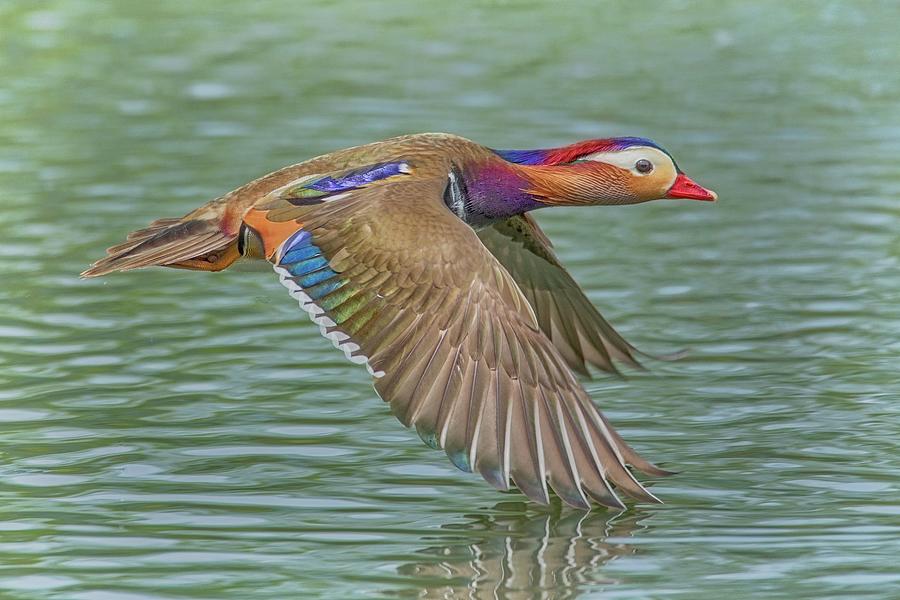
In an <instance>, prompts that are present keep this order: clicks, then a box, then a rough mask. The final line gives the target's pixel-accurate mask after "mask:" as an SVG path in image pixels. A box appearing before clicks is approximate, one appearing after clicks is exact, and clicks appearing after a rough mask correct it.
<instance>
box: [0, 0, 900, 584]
mask: <svg viewBox="0 0 900 600" xmlns="http://www.w3.org/2000/svg"><path fill="white" fill-rule="evenodd" d="M444 4H446V6H441V5H439V4H438V3H431V4H425V3H418V2H392V3H388V2H381V1H378V2H365V3H350V2H330V1H329V2H324V1H323V2H307V3H296V2H289V1H286V0H263V1H257V2H247V3H239V2H222V3H216V4H215V6H214V7H213V5H212V4H210V3H207V2H200V1H199V0H177V1H176V0H164V1H160V2H143V3H139V2H117V3H105V2H91V1H89V0H66V1H62V0H58V1H47V2H40V3H33V2H7V3H4V4H3V5H2V6H0V75H2V84H0V210H2V212H0V216H2V218H0V234H2V240H3V243H2V244H0V422H2V425H0V595H2V596H3V597H9V598H27V599H36V598H41V599H43V598H48V599H51V598H52V599H65V600H69V599H73V600H120V599H121V600H150V599H154V600H155V599H160V600H163V599H166V600H170V599H188V598H190V599H195V598H235V599H237V598H240V599H242V600H251V599H253V600H255V599H283V598H298V597H323V598H357V597H368V598H394V597H408V598H412V597H423V598H494V597H497V598H531V597H545V598H600V597H602V598H618V599H632V598H690V599H691V600H697V599H701V598H703V599H705V598H710V599H720V598H723V597H733V598H782V597H783V598H799V597H806V598H848V597H867V598H869V597H870V598H891V597H898V595H900V570H898V568H897V566H896V565H897V562H896V557H897V556H898V555H900V505H898V503H897V492H898V487H900V486H898V476H900V443H898V439H900V420H898V419H900V408H898V396H900V376H898V366H900V341H898V340H900V240H898V232H900V205H898V202H900V200H898V198H900V170H898V168H897V157H898V155H900V78H898V77H897V64H898V60H900V37H898V36H897V32H896V23H898V22H900V10H898V8H897V5H896V4H894V3H888V2H884V3H876V2H872V3H865V4H863V3H858V5H851V4H850V3H838V2H830V3H806V4H802V5H801V4H792V5H791V6H786V5H785V3H776V2H762V3H759V2H757V3H752V5H751V4H747V5H746V6H725V3H718V2H700V1H696V2H694V1H682V2H673V3H669V4H667V5H665V7H663V6H662V5H658V4H657V3H649V2H646V3H645V2H628V3H620V4H618V5H616V6H614V7H603V6H601V5H600V4H598V3H592V2H569V3H559V4H557V3H539V2H460V3H444ZM435 130H438V131H441V130H443V131H451V132H455V133H459V134H462V135H465V136H468V137H471V138H473V139H476V140H478V141H480V142H483V143H485V144H489V145H491V146H494V147H505V148H515V147H520V148H527V147H535V146H548V145H553V144H558V143H568V142H571V141H574V140H578V139H584V138H589V137H599V136H608V135H643V136H649V137H652V138H654V139H656V140H657V141H659V142H660V143H662V144H663V145H665V146H666V147H667V148H669V149H670V150H671V151H672V152H673V153H674V154H675V155H676V157H677V158H678V160H679V163H680V165H681V166H682V167H683V168H684V169H685V170H686V171H687V172H688V173H690V174H691V175H692V176H693V177H694V178H696V179H697V180H698V181H700V182H701V183H703V184H706V185H708V186H709V187H711V188H713V189H715V190H716V191H717V192H718V193H719V195H720V197H721V198H722V200H721V201H720V202H719V203H718V204H717V205H709V204H704V203H690V202H659V203H656V204H651V205H643V206H637V207H625V208H597V209H559V210H556V211H547V212H545V213H542V214H540V215H539V219H540V221H541V223H542V224H543V225H544V226H545V228H546V230H547V232H548V233H549V234H550V235H551V237H552V238H553V239H554V240H555V242H556V246H557V249H558V251H559V254H560V255H561V257H562V258H563V259H564V261H565V262H566V264H567V265H569V266H570V268H571V270H572V272H573V274H574V275H575V276H576V278H577V279H578V280H579V282H581V284H582V285H583V286H584V287H585V289H586V290H587V292H588V293H589V295H590V296H591V298H592V299H593V300H594V301H595V302H596V303H597V305H598V306H600V307H601V308H602V309H603V311H604V313H605V314H606V315H607V316H608V317H609V318H610V319H611V320H612V321H613V323H614V324H616V325H617V326H619V327H620V329H621V330H622V331H623V332H624V333H626V334H628V336H629V338H630V339H631V340H632V341H633V342H634V343H635V344H637V345H638V346H639V347H641V348H643V349H646V350H648V351H654V352H666V351H670V350H676V349H679V348H690V353H689V356H688V357H687V358H686V359H684V360H682V361H680V362H677V363H651V364H649V365H648V366H649V367H650V370H649V371H648V372H633V373H629V376H628V378H627V379H624V380H622V379H615V378H610V377H606V376H599V377H597V378H596V379H594V380H591V381H588V382H587V383H586V385H587V387H588V390H589V391H590V393H591V394H592V396H593V397H594V399H595V400H596V401H597V403H598V404H599V405H600V406H601V407H602V408H603V409H604V411H606V413H607V414H608V415H609V416H610V418H611V419H612V420H613V422H614V423H615V424H616V425H617V426H618V427H619V428H620V430H621V431H622V432H623V433H624V434H625V436H626V437H627V439H629V440H630V441H631V442H632V443H633V444H634V445H635V446H636V447H637V448H638V449H639V450H641V451H642V452H643V453H644V454H645V455H646V456H648V457H651V458H653V459H655V460H657V461H658V462H660V463H663V464H665V465H667V466H669V467H671V468H674V469H677V470H679V471H681V473H680V474H679V475H678V476H676V477H672V478H668V479H665V480H660V481H656V482H653V483H652V489H653V491H654V493H656V494H658V495H659V496H661V497H662V498H664V499H665V500H666V504H665V505H662V506H635V507H632V508H630V509H629V510H628V511H626V512H624V513H622V514H614V513H610V512H605V511H600V510H598V511H594V512H591V513H589V514H583V513H579V512H577V511H572V510H569V509H567V508H564V507H561V506H559V504H558V502H557V503H555V504H553V505H552V506H551V507H549V508H543V507H539V506H535V505H528V504H526V503H524V502H522V498H521V497H520V496H518V495H516V494H507V495H504V494H499V493H497V492H495V491H494V490H492V489H491V488H490V487H489V486H487V485H486V484H484V483H483V482H482V481H480V480H479V479H478V478H477V477H475V476H472V475H468V474H463V473H460V472H458V471H456V470H455V469H454V468H453V467H452V466H450V464H449V462H448V461H447V460H446V458H445V457H444V456H442V455H441V454H440V453H438V452H435V451H432V450H430V449H428V448H427V447H425V446H424V445H423V444H421V442H420V441H419V440H418V438H417V436H416V435H415V434H414V433H413V432H409V431H406V430H404V429H403V428H402V427H400V426H399V425H398V424H397V423H396V422H395V420H394V419H393V417H391V416H390V414H389V413H388V410H387V408H386V407H385V406H384V405H383V404H382V403H381V402H380V401H379V400H378V399H377V398H376V397H375V395H374V393H373V392H372V389H371V386H370V385H369V383H368V376H367V375H366V373H365V370H364V369H361V368H358V367H355V366H354V365H351V364H350V363H348V362H346V361H344V360H343V357H342V355H341V354H340V353H338V352H335V351H334V350H333V349H331V348H330V345H329V344H328V343H327V342H326V341H325V340H322V339H321V338H320V337H319V335H318V332H317V330H316V328H315V327H313V326H312V325H311V324H310V323H308V322H307V320H306V318H305V316H304V315H303V314H302V313H301V312H300V311H299V310H297V307H296V305H295V303H294V302H293V301H291V300H290V298H288V297H287V295H286V294H285V293H284V290H283V289H282V288H281V286H280V285H279V284H278V282H277V280H276V278H275V277H274V276H273V275H271V274H267V273H265V272H259V273H243V272H236V273H231V272H227V273H222V274H216V275H209V274H196V273H188V272H179V271H164V270H150V271H145V272H137V273H129V274H122V275H119V276H114V277H109V278H106V279H101V280H91V281H82V280H79V279H78V277H77V273H78V272H79V271H81V270H82V269H83V268H84V267H85V266H86V265H87V264H88V263H89V262H90V261H91V260H93V259H95V258H96V257H98V256H99V254H100V253H101V252H102V249H103V248H105V247H106V246H109V245H112V244H114V243H116V242H118V241H119V240H120V239H121V238H122V237H123V235H124V234H125V233H126V232H128V231H130V230H131V229H134V228H136V227H139V226H142V225H143V224H145V223H146V222H148V221H150V220H152V219H154V218H157V217H161V216H178V215H181V214H183V213H185V212H187V211H188V210H190V209H192V208H194V207H195V206H196V205H198V204H200V203H201V202H204V201H206V200H207V199H209V198H212V197H215V196H217V195H219V194H221V193H223V192H225V191H227V190H229V189H232V188H234V187H236V186H238V185H240V184H242V183H243V182H245V181H247V180H249V179H252V178H255V177H257V176H259V175H261V174H263V173H265V172H267V171H270V170H272V169H275V168H277V167H280V166H282V165H285V164H289V163H292V162H297V161H299V160H301V159H304V158H306V157H310V156H313V155H315V154H318V153H321V152H325V151H328V150H332V149H335V148H339V147H343V146H348V145H353V144H359V143H364V142H368V141H372V140H375V139H380V138H384V137H387V136H390V135H395V134H400V133H408V132H416V131H435Z"/></svg>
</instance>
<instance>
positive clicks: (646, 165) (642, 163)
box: [634, 158, 653, 173]
mask: <svg viewBox="0 0 900 600" xmlns="http://www.w3.org/2000/svg"><path fill="white" fill-rule="evenodd" d="M634 168H635V169H636V170H637V172H638V173H649V172H650V171H652V170H653V163H652V162H650V161H649V160H647V159H646V158H642V159H641V160H639V161H637V162H636V163H634Z"/></svg>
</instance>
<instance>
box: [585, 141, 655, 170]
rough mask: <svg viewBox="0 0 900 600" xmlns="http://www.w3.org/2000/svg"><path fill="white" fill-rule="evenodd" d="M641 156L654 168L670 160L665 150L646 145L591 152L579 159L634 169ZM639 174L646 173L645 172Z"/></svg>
mask: <svg viewBox="0 0 900 600" xmlns="http://www.w3.org/2000/svg"><path fill="white" fill-rule="evenodd" d="M642 158H643V159H645V160H649V161H650V163H651V164H652V165H653V167H654V168H659V167H660V166H661V165H666V164H669V163H671V161H672V159H670V158H669V157H668V155H666V153H665V152H661V151H659V150H657V149H656V148H649V147H646V146H643V147H641V148H631V149H628V150H619V151H612V152H594V153H593V154H588V155H587V156H583V157H581V160H595V161H597V162H602V163H607V164H610V165H614V166H616V167H619V168H621V169H627V170H629V171H635V168H634V165H635V163H637V161H639V160H641V159H642ZM641 174H642V175H646V173H641Z"/></svg>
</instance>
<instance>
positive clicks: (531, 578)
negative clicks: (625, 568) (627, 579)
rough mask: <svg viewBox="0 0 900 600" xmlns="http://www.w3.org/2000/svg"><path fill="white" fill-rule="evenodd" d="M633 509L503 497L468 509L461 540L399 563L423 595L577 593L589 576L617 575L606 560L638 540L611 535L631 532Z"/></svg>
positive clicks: (595, 580)
mask: <svg viewBox="0 0 900 600" xmlns="http://www.w3.org/2000/svg"><path fill="white" fill-rule="evenodd" d="M639 518H640V517H639V516H636V515H635V514H634V513H630V514H627V515H625V514H622V513H618V514H615V515H610V513H608V512H603V511H593V512H590V513H581V512H574V511H573V512H570V511H565V512H563V513H562V514H560V513H559V512H556V511H554V512H553V513H552V514H541V513H536V512H534V511H533V510H526V507H525V505H524V504H520V503H512V502H503V503H500V504H498V505H496V506H495V507H494V509H493V510H492V511H489V512H487V513H486V514H475V515H469V516H467V519H468V520H467V521H466V522H464V523H455V524H447V525H444V526H443V527H442V529H444V530H458V531H459V539H458V541H457V542H456V543H454V542H452V541H451V542H446V543H444V544H443V545H438V546H430V547H428V548H425V549H423V550H422V551H421V555H422V557H421V560H420V561H418V562H416V563H413V564H407V565H403V566H402V567H400V569H399V571H400V574H401V575H409V576H412V577H413V578H414V579H415V580H417V581H419V582H421V583H422V589H421V591H420V593H419V594H418V597H420V598H478V599H480V598H553V599H554V600H555V599H562V598H576V597H577V596H578V595H579V593H580V592H581V591H582V587H583V586H585V585H588V584H595V585H596V584H602V583H614V581H613V580H610V579H607V578H604V577H603V575H602V573H601V568H602V567H603V565H605V564H606V563H607V562H609V561H610V560H612V559H613V558H615V557H617V556H621V555H624V554H633V553H635V552H636V550H635V548H634V547H632V546H629V545H627V544H623V543H611V542H609V541H607V540H608V539H609V538H623V537H631V536H632V535H633V533H634V531H635V530H636V529H638V528H639V527H640V525H639V524H638V520H639Z"/></svg>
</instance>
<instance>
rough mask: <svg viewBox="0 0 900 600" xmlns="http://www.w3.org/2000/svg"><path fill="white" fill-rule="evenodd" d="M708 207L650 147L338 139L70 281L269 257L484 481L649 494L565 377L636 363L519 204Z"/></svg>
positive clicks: (304, 300)
mask: <svg viewBox="0 0 900 600" xmlns="http://www.w3.org/2000/svg"><path fill="white" fill-rule="evenodd" d="M664 197H670V198H693V199H697V200H713V199H715V195H714V194H713V193H712V192H709V191H708V190H705V189H704V188H701V187H700V186H698V185H697V184H695V183H693V182H692V181H691V180H690V179H688V178H687V176H685V175H684V174H683V173H682V172H681V171H680V170H679V169H678V167H677V166H676V165H675V163H674V161H673V160H672V159H671V157H670V156H669V155H668V153H666V152H665V151H664V150H662V148H660V147H659V146H657V145H656V144H655V143H653V142H651V141H649V140H644V139H641V138H609V139H602V140H591V141H587V142H581V143H579V144H574V145H571V146H566V147H563V148H557V149H548V150H530V151H496V150H492V149H489V148H487V147H484V146H481V145H479V144H476V143H475V142H472V141H470V140H467V139H465V138H461V137H458V136H454V135H449V134H417V135H410V136H402V137H397V138H392V139H389V140H386V141H383V142H377V143H374V144H368V145H364V146H358V147H355V148H349V149H346V150H339V151H336V152H332V153H330V154H326V155H323V156H320V157H317V158H313V159H310V160H307V161H305V162H302V163H298V164H295V165H291V166H288V167H285V168H283V169H280V170H278V171H275V172H273V173H270V174H268V175H265V176H263V177H261V178H259V179H256V180H254V181H252V182H250V183H248V184H246V185H244V186H242V187H240V188H238V189H236V190H234V191H232V192H230V193H228V194H226V195H224V196H222V197H220V198H217V199H215V200H213V201H211V202H209V203H207V204H205V205H203V206H201V207H200V208H198V209H196V210H194V211H192V212H190V213H188V214H187V215H185V216H184V217H182V218H180V219H160V220H159V221H155V222H154V223H151V224H150V226H148V227H147V228H145V229H142V230H138V231H136V232H134V233H132V234H130V235H129V236H128V238H127V240H126V241H125V242H124V243H122V244H119V245H118V246H114V247H112V248H110V249H109V250H108V251H107V252H108V255H107V256H106V257H105V258H103V259H101V260H99V261H97V262H96V263H95V264H94V265H92V266H91V267H90V268H89V269H88V270H86V271H85V272H84V273H83V275H84V276H86V277H93V276H98V275H104V274H107V273H110V272H112V271H122V270H130V269H135V268H140V267H146V266H152V265H160V266H169V267H176V268H186V269H193V270H203V271H219V270H222V269H224V268H227V267H228V266H230V265H231V264H233V263H234V262H235V261H237V260H238V259H239V258H241V257H246V258H251V259H261V260H266V261H268V262H270V263H271V264H272V266H273V268H274V270H275V272H276V273H277V274H278V276H279V279H280V280H281V282H282V283H283V284H284V285H285V287H287V288H288V290H289V292H290V294H291V295H292V296H293V297H294V298H296V299H297V300H298V301H299V302H300V306H301V308H303V309H304V310H305V311H306V312H307V313H308V314H309V316H310V318H311V319H312V320H313V322H314V323H316V324H317V325H318V326H319V328H320V330H321V332H322V334H323V336H325V337H326V338H327V339H329V340H330V341H331V342H332V343H333V344H334V346H335V347H337V348H339V349H341V350H342V351H344V353H345V354H346V356H347V357H348V358H349V359H350V360H351V361H353V362H357V363H360V364H364V365H365V366H366V367H367V368H368V369H369V372H370V373H371V374H372V376H373V377H374V384H375V389H376V391H377V392H378V393H379V395H380V396H381V397H382V398H383V399H384V400H385V401H386V402H389V403H390V405H391V409H392V411H393V412H394V414H395V415H396V416H397V417H398V418H399V419H400V420H401V422H403V423H404V425H407V426H414V427H415V428H416V430H417V431H418V433H419V435H420V436H421V437H422V439H423V440H424V441H425V442H426V443H428V444H429V445H431V446H433V447H436V448H443V449H444V450H445V451H446V452H447V454H448V456H449V457H450V459H451V461H452V462H453V463H454V464H455V465H456V466H457V467H459V468H461V469H463V470H466V471H473V470H474V471H478V472H479V473H480V474H481V475H482V476H483V477H484V478H485V479H486V480H488V481H489V482H490V483H492V484H493V485H494V486H495V487H497V488H499V489H501V490H506V489H509V488H510V487H511V486H515V487H518V488H519V489H520V490H521V491H522V492H523V493H525V494H526V495H527V496H529V497H530V498H532V499H533V500H536V501H538V502H542V503H546V502H548V501H549V497H550V496H549V491H550V490H553V491H555V492H556V493H557V494H558V495H559V496H560V497H561V498H562V499H563V501H565V502H566V503H568V504H570V505H572V506H576V507H579V508H584V509H586V508H589V507H590V506H591V504H592V503H594V502H596V503H599V504H603V505H606V506H611V507H618V508H621V507H622V506H623V505H622V503H621V500H620V499H619V498H618V497H617V495H616V494H615V492H614V491H613V488H614V487H617V488H619V489H620V490H622V491H624V492H625V493H626V494H628V495H630V496H633V497H635V498H637V499H640V500H643V501H648V502H657V501H658V500H657V499H656V497H655V496H653V495H652V494H650V493H649V492H648V491H647V490H646V489H645V488H644V487H643V486H642V485H641V484H640V483H639V482H638V481H637V480H636V479H635V478H634V476H633V475H632V474H631V472H630V471H629V469H628V468H627V465H631V466H633V467H635V468H637V469H638V470H641V471H644V472H645V473H649V474H655V475H662V474H665V473H666V471H664V470H662V469H659V468H658V467H656V466H654V465H652V464H651V463H649V462H647V461H646V460H644V459H643V458H641V457H640V456H639V455H638V454H637V453H636V452H635V451H634V450H633V449H632V448H631V447H630V446H628V445H627V444H626V443H625V442H624V441H623V440H622V438H621V437H620V436H619V435H618V434H617V433H616V432H615V430H614V429H613V428H612V426H611V425H609V423H608V422H607V420H606V419H605V417H604V416H603V415H602V414H601V413H600V411H599V410H598V409H597V408H596V407H595V406H594V404H593V403H592V402H591V400H590V398H589V397H588V395H587V394H586V392H585V391H584V389H583V387H582V386H581V384H580V383H579V382H578V380H577V378H576V377H575V373H576V372H577V373H581V374H587V373H588V366H594V367H596V368H600V369H603V370H606V371H611V372H615V371H616V369H617V368H616V365H615V361H619V362H623V363H625V364H629V365H632V366H639V364H638V362H637V360H636V358H635V355H636V354H637V351H636V350H635V349H634V348H633V347H632V346H631V345H630V344H628V342H626V341H625V340H624V339H623V338H622V337H621V336H620V335H619V334H618V333H617V332H616V331H615V330H614V329H613V328H612V327H611V326H610V325H609V324H608V323H607V322H606V321H605V320H604V319H603V317H602V316H601V315H600V314H599V313H598V312H597V310H596V309H595V308H594V307H593V305H592V304H591V303H590V301H589V300H588V299H587V298H586V297H585V296H584V293H583V292H582V290H581V289H580V288H579V287H578V285H577V284H576V283H575V282H574V280H572V278H571V276H570V275H569V274H568V272H566V270H565V268H564V267H563V266H562V265H561V263H560V262H559V260H558V259H557V257H556V256H555V254H554V252H553V250H552V245H551V244H550V242H549V240H548V239H547V238H546V236H545V235H544V234H543V232H542V231H541V230H540V228H539V227H538V225H537V223H536V222H535V221H534V220H533V219H532V218H531V217H530V216H529V215H528V213H529V212H530V211H533V210H536V209H538V208H544V207H548V206H554V205H592V204H632V203H638V202H643V201H647V200H651V199H656V198H664Z"/></svg>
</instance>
